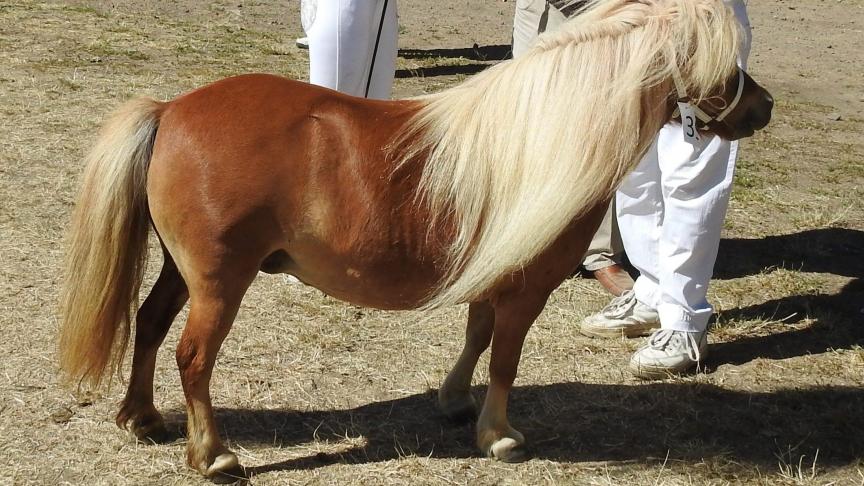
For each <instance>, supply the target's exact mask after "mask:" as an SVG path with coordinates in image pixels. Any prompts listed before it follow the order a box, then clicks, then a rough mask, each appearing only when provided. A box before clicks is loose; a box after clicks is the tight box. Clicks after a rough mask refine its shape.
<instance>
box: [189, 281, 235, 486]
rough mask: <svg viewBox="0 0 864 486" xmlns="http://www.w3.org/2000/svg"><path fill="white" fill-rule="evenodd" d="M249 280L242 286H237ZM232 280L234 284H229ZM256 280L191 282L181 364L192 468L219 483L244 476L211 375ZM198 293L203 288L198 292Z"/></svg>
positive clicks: (232, 480)
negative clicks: (218, 414) (216, 406)
mask: <svg viewBox="0 0 864 486" xmlns="http://www.w3.org/2000/svg"><path fill="white" fill-rule="evenodd" d="M237 281H241V282H245V283H244V285H242V287H241V288H238V287H237V286H236V284H235V282H237ZM228 282H230V283H228ZM249 282H251V278H249V279H248V281H246V279H244V278H240V277H238V276H234V277H233V278H231V279H230V280H229V279H226V280H223V281H221V282H207V283H206V284H204V285H201V286H196V287H194V288H193V287H192V286H191V284H190V294H191V297H190V301H191V302H190V307H189V320H188V322H187V324H186V328H185V329H184V330H183V335H182V336H181V338H180V343H179V345H178V346H177V365H178V367H179V368H180V379H181V381H182V382H183V392H184V393H185V395H186V408H187V411H188V426H187V427H188V443H187V446H186V455H187V461H188V462H189V465H190V466H191V467H193V468H194V469H197V470H198V471H199V472H200V473H201V474H203V475H205V476H207V477H208V478H210V479H211V480H213V481H214V482H234V481H236V480H238V479H239V478H243V477H244V472H243V468H242V467H241V466H240V462H239V461H238V459H237V456H236V455H235V454H234V453H233V452H231V451H230V450H228V448H226V447H225V446H224V445H223V444H222V440H221V439H220V438H219V432H218V430H217V428H216V422H215V420H214V418H213V407H212V405H211V402H210V377H211V374H212V372H213V365H214V363H215V362H216V354H217V353H218V352H219V347H220V346H221V345H222V341H223V340H224V339H225V336H227V335H228V331H229V330H230V329H231V324H232V322H233V321H234V317H235V316H236V314H237V309H238V308H239V307H240V300H241V299H242V298H243V294H244V293H245V291H246V288H247V287H248V284H249ZM196 289H203V290H200V291H199V292H197V293H196Z"/></svg>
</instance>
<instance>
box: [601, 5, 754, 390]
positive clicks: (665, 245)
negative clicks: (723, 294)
mask: <svg viewBox="0 0 864 486" xmlns="http://www.w3.org/2000/svg"><path fill="white" fill-rule="evenodd" d="M728 3H729V4H730V6H731V7H732V8H733V9H734V10H735V13H736V16H737V17H738V19H739V21H740V23H741V25H742V28H743V30H744V33H745V37H744V39H743V43H742V52H741V53H740V63H741V65H742V67H744V66H745V63H746V59H747V55H748V54H749V49H750V24H749V20H748V19H747V13H746V8H745V6H744V3H743V2H742V1H740V0H736V1H730V2H728ZM737 148H738V144H737V142H729V141H726V140H723V139H721V138H719V137H717V136H704V135H703V137H702V139H701V140H700V141H699V142H697V143H696V144H694V145H691V144H689V143H688V142H686V141H685V140H684V137H683V134H682V131H681V126H680V125H679V124H668V125H666V126H664V127H663V128H662V129H661V130H660V133H659V134H658V137H657V140H656V142H655V143H654V145H653V146H652V147H651V149H650V150H649V151H648V153H647V154H646V156H645V157H644V158H643V159H642V161H641V162H640V163H639V165H638V166H637V167H636V169H635V170H634V171H633V172H632V173H630V174H629V175H628V176H627V177H626V178H625V179H624V182H623V183H622V185H621V187H620V188H619V189H618V193H617V195H616V203H617V212H618V223H619V227H620V229H621V236H622V239H623V241H624V248H625V250H626V252H627V255H628V256H629V258H630V262H631V263H632V264H633V265H634V266H635V267H636V268H637V269H638V270H639V272H640V277H639V278H638V279H637V280H636V284H635V286H634V289H633V294H632V295H630V296H629V298H630V302H628V303H627V304H626V305H624V303H623V302H617V303H615V304H616V305H615V306H611V305H610V307H615V309H611V310H612V311H615V312H620V313H622V316H617V315H614V316H612V317H614V318H615V319H609V318H606V317H608V316H606V315H604V313H606V314H609V315H610V316H611V315H612V312H607V309H604V311H603V312H601V313H600V314H598V315H597V316H600V318H599V319H598V318H597V316H592V317H591V318H589V319H586V323H589V324H590V323H591V322H601V323H603V324H604V325H607V323H613V324H615V325H616V326H618V325H622V324H620V323H621V322H624V324H623V325H629V324H630V322H629V321H627V320H628V319H629V320H630V321H632V319H631V317H632V316H630V315H628V314H627V312H630V313H631V314H632V310H633V309H642V312H643V313H646V312H647V311H646V309H650V310H656V314H655V315H656V316H657V317H659V324H660V327H661V329H660V330H658V331H657V332H655V333H654V334H653V335H652V336H651V338H650V339H649V342H648V344H646V345H645V346H643V347H642V348H640V349H639V350H638V351H637V352H636V353H635V354H634V355H633V358H632V359H631V362H630V368H631V371H633V372H634V373H635V374H636V375H638V376H641V377H644V378H658V377H663V376H666V374H667V373H669V372H681V371H685V370H686V369H689V368H691V367H693V366H694V365H695V364H696V363H698V362H699V361H700V360H701V358H702V355H703V354H704V351H705V349H706V348H705V347H706V345H707V340H706V335H707V332H706V327H707V325H708V321H709V319H710V317H711V313H712V308H711V305H710V304H709V303H708V301H707V300H706V295H707V292H708V284H709V281H710V279H711V275H712V273H713V269H714V262H715V261H716V259H717V249H718V247H719V243H720V232H721V230H722V227H723V220H724V219H725V216H726V208H727V207H728V203H729V196H730V193H731V187H732V175H733V171H734V168H735V159H736V155H737ZM622 309H623V311H622ZM646 315H647V314H646ZM591 319H594V321H591ZM655 323H656V321H655ZM637 324H639V323H638V322H637ZM641 324H642V326H643V327H645V325H644V324H645V323H641ZM624 334H625V335H629V334H627V333H626V332H624Z"/></svg>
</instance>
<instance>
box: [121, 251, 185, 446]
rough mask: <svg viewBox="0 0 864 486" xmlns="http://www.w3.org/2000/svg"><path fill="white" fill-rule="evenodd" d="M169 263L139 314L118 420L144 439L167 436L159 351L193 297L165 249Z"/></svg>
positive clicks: (156, 438)
mask: <svg viewBox="0 0 864 486" xmlns="http://www.w3.org/2000/svg"><path fill="white" fill-rule="evenodd" d="M163 254H164V257H165V262H164V264H163V265H162V271H161V272H160V273H159V278H158V279H156V283H155V284H154V285H153V290H151V291H150V295H148V296H147V299H146V300H144V304H142V305H141V308H140V309H139V310H138V314H137V315H136V317H135V351H134V354H133V358H132V376H131V378H130V379H129V388H128V389H127V391H126V397H125V398H124V399H123V403H122V405H121V406H120V411H119V412H118V413H117V418H116V422H117V425H118V426H119V427H121V428H124V429H125V428H129V429H131V430H132V432H133V433H134V434H135V436H136V437H138V439H139V440H142V441H154V442H160V441H162V440H164V439H165V438H166V436H167V434H166V430H165V424H164V422H163V421H162V415H160V414H159V412H158V411H157V410H156V407H155V406H154V405H153V373H154V371H155V368H156V353H157V351H158V350H159V346H160V345H161V344H162V341H163V340H164V339H165V335H166V334H167V333H168V329H169V328H170V327H171V323H172V322H173V321H174V318H175V317H177V313H178V312H180V309H182V308H183V306H184V305H185V304H186V301H187V300H188V299H189V291H188V290H187V288H186V283H185V282H184V281H183V277H181V276H180V273H179V272H178V271H177V266H176V265H175V264H174V260H173V259H172V258H171V255H169V254H168V252H167V251H166V250H165V249H164V248H163Z"/></svg>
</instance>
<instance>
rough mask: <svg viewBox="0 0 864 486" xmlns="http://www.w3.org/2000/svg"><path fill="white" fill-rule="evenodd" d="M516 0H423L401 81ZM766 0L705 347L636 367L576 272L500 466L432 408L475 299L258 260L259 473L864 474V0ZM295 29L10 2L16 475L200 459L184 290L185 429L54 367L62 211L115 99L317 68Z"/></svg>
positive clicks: (222, 10)
mask: <svg viewBox="0 0 864 486" xmlns="http://www.w3.org/2000/svg"><path fill="white" fill-rule="evenodd" d="M512 8H513V4H512V3H502V2H497V1H495V2H493V1H479V0H477V1H466V0H440V1H438V2H423V1H420V0H403V1H401V2H400V9H401V11H402V21H401V25H402V27H401V29H400V30H401V37H400V43H401V45H402V47H403V49H404V52H403V55H402V57H401V58H400V60H399V68H400V72H399V74H400V78H399V79H398V80H397V89H396V91H397V94H398V95H400V96H402V95H409V94H414V93H419V92H422V91H424V90H428V91H431V90H438V89H442V88H443V87H446V86H448V85H452V84H454V83H455V82H457V81H458V80H459V79H461V78H462V77H463V76H464V75H467V74H470V73H472V72H476V70H478V69H481V68H482V67H483V66H484V65H485V64H488V63H489V62H491V61H494V59H496V58H500V57H502V56H503V54H504V53H505V52H506V48H502V47H501V45H504V44H507V43H508V42H509V32H508V25H509V23H510V20H511V18H512ZM751 16H752V17H753V19H752V20H753V24H754V27H755V29H756V30H755V32H754V34H755V36H756V44H755V45H754V53H753V57H752V65H753V66H752V67H753V69H752V71H753V72H754V74H755V77H756V78H757V79H759V80H760V81H762V82H764V84H766V85H767V86H768V87H769V88H771V89H772V90H773V92H774V94H775V97H776V98H777V100H778V103H777V109H776V115H775V120H774V122H773V124H772V125H771V126H770V127H769V128H768V129H767V130H765V131H764V132H762V133H760V134H759V135H757V136H756V137H754V138H753V139H752V140H748V141H746V142H744V143H743V148H742V154H741V159H740V164H739V168H738V171H737V185H736V188H735V191H734V194H733V201H732V205H731V208H730V212H729V218H728V223H727V228H726V234H725V237H724V240H723V242H722V247H721V254H720V258H719V261H718V265H717V274H716V278H715V281H714V282H713V283H712V288H711V292H710V298H711V300H712V302H714V303H715V304H716V307H717V309H718V314H717V316H716V324H715V327H714V330H713V332H712V338H711V339H712V342H713V343H714V344H713V345H712V347H711V357H710V359H709V361H708V366H709V368H708V370H706V372H705V373H700V374H698V375H694V376H687V377H682V378H678V379H669V380H665V381H661V382H656V383H644V382H640V381H637V380H635V379H633V378H632V377H630V376H629V374H628V373H627V372H626V371H625V370H624V366H625V363H626V360H627V359H628V357H629V354H630V353H631V352H632V351H633V350H634V349H635V348H636V347H637V345H638V344H639V342H638V341H625V340H620V341H617V340H613V341H600V340H592V339H588V338H584V337H581V336H580V335H579V334H578V333H577V331H576V323H577V322H578V321H579V320H580V319H581V318H582V317H584V316H585V315H587V314H588V313H590V312H593V311H595V310H597V309H598V308H599V307H601V306H602V305H603V304H604V303H605V302H606V296H605V295H604V294H603V292H602V291H601V290H600V288H599V286H598V285H597V284H596V283H595V282H593V281H591V280H584V279H578V278H575V279H572V280H570V281H568V282H566V283H565V284H564V285H562V287H561V288H560V289H559V290H558V291H557V292H556V293H555V294H554V296H553V298H552V300H551V302H550V304H549V306H548V307H547V309H546V311H545V312H544V314H543V315H542V316H541V317H540V319H539V320H538V321H537V323H536V324H535V326H534V328H533V329H532V331H531V333H530V334H529V337H528V340H527V342H526V345H525V349H524V354H523V361H522V365H521V368H520V376H519V378H518V380H517V386H518V388H516V390H515V391H514V393H513V397H512V410H511V416H512V419H513V422H514V424H515V425H516V426H517V427H518V428H520V429H521V430H522V431H523V432H524V433H525V435H526V436H527V437H528V440H529V441H530V444H531V452H532V454H533V459H532V460H530V461H528V462H526V463H523V464H518V465H508V464H500V463H496V462H493V461H490V460H488V459H484V458H479V457H477V454H476V452H475V450H474V447H473V439H472V428H471V427H470V426H457V425H451V424H448V423H447V422H446V421H444V420H442V419H441V418H440V417H439V416H438V414H437V413H436V409H435V402H434V398H433V392H432V391H433V390H434V389H436V388H437V387H438V386H439V385H440V383H441V381H442V379H443V377H444V374H445V372H446V370H447V369H448V367H449V366H450V364H451V363H452V362H453V360H454V358H455V356H456V354H457V353H458V350H459V349H460V346H461V342H462V332H463V325H464V320H465V310H464V309H453V310H448V311H444V312H439V313H435V314H432V315H419V314H416V313H391V312H380V311H374V310H368V309H360V308H355V307H351V306H347V305H344V304H342V303H340V302H338V301H335V300H333V299H331V298H329V297H326V296H324V295H322V294H321V293H320V292H318V291H316V290H313V289H310V288H305V287H303V286H298V285H289V284H287V283H286V282H285V281H284V279H283V278H282V277H279V276H275V277H274V276H262V277H261V278H260V279H258V281H257V282H256V283H255V285H254V286H253V288H252V289H251V290H250V292H249V294H248V297H247V298H246V300H245V302H244V305H243V308H242V309H241V312H240V315H239V317H238V319H237V322H236V324H235V326H234V330H233V332H232V334H231V335H230V336H229V337H228V339H227V341H226V343H225V345H224V347H223V349H222V353H221V355H220V358H219V361H218V364H217V369H216V372H215V374H214V376H215V378H214V383H213V386H212V393H213V396H214V398H215V403H216V406H217V407H218V418H219V420H220V426H221V428H222V432H223V435H224V437H226V438H227V439H228V441H229V442H230V445H231V446H232V447H233V448H234V449H235V450H236V451H237V452H238V453H239V454H240V455H241V458H242V460H243V461H244V463H245V464H246V465H247V466H250V467H251V473H252V483H253V484H301V483H302V484H307V483H312V484H345V483H368V484H405V483H420V484H469V483H470V484H537V483H570V484H604V485H605V484H729V483H733V484H737V483H747V484H862V483H864V388H862V385H864V348H862V345H864V280H862V279H864V208H862V196H864V178H862V176H864V120H862V115H861V112H862V107H864V92H862V85H861V72H864V66H862V64H864V54H862V53H861V51H860V47H861V39H862V28H864V27H862V24H864V4H862V2H861V1H860V0H839V1H833V0H832V1H831V2H824V1H817V0H800V1H796V2H794V3H792V2H788V1H783V0H763V1H760V2H758V4H756V2H751ZM299 34H300V29H299V26H298V22H297V4H296V2H290V3H289V2H286V1H278V0H261V1H245V0H234V1H231V2H228V1H225V0H219V1H213V2H204V1H198V0H186V1H183V2H156V1H155V0H148V1H144V2H132V1H121V2H106V1H97V0H76V1H74V2H38V1H0V66H2V69H0V121H2V130H0V235H2V237H0V483H2V484H5V483H11V484H27V483H33V484H57V483H70V484H163V483H164V484H178V483H179V484H199V483H202V482H203V481H202V480H201V479H200V478H199V477H198V476H197V475H196V474H194V473H193V472H191V471H190V470H189V469H188V468H187V467H186V466H185V464H184V438H183V436H182V430H183V426H184V421H185V414H184V411H183V398H182V393H181V389H180V384H179V379H178V375H177V371H176V368H175V365H174V360H173V356H172V354H173V347H174V345H175V344H176V340H177V336H178V334H179V331H180V329H181V328H182V320H183V317H184V316H183V315H181V316H180V318H179V319H178V322H180V323H181V324H177V325H175V327H174V328H173V329H172V331H171V334H170V335H169V338H168V341H167V342H166V345H165V346H164V347H163V352H162V354H161V355H160V359H159V362H158V368H157V373H156V383H157V385H156V397H157V398H156V400H157V406H158V407H159V408H160V410H162V411H163V412H165V413H166V416H167V418H168V421H169V425H170V426H171V427H172V428H173V429H175V430H176V431H177V436H176V439H175V440H174V441H173V442H170V443H168V444H165V445H141V444H136V443H135V441H134V440H132V439H131V438H130V437H129V436H127V435H126V434H125V433H124V432H122V431H120V430H118V429H117V428H116V427H115V426H114V424H113V415H114V413H115V411H116V407H117V404H118V401H119V399H120V398H121V396H122V391H123V390H122V389H123V386H122V385H118V384H115V386H114V387H113V388H112V389H111V390H110V391H107V392H103V393H102V394H101V395H98V396H90V397H83V396H75V395H73V394H72V393H70V392H69V391H67V390H64V389H62V388H60V387H59V386H58V384H57V381H56V364H55V359H54V336H55V332H56V329H57V318H56V315H55V302H56V297H57V291H58V285H59V282H60V280H61V276H60V275H58V269H59V268H60V265H59V262H60V259H61V255H62V234H63V231H64V227H65V225H66V223H67V220H68V215H69V211H70V208H71V205H72V198H73V193H74V189H75V187H76V183H77V179H78V175H79V173H80V161H81V159H82V155H83V153H84V152H85V151H86V150H87V147H88V146H89V144H90V142H91V140H92V138H93V136H94V134H95V131H96V128H97V126H98V124H99V122H100V120H101V118H102V117H103V115H104V114H105V113H106V112H107V111H109V110H110V109H111V108H112V107H114V106H115V105H116V104H118V103H119V102H120V101H122V100H124V99H126V98H127V97H129V96H131V95H132V94H149V95H152V96H156V97H159V98H170V97H173V96H175V95H176V94H178V93H181V92H183V91H185V90H188V89H190V88H193V87H196V86H199V85H201V84H204V83H207V82H209V81H212V80H215V79H218V78H221V77H224V76H228V75H232V74H237V73H243V72H250V71H265V72H274V73H282V74H284V75H288V76H292V77H296V78H303V77H304V76H305V73H306V69H307V68H306V62H307V61H306V56H305V53H304V52H302V51H299V50H297V49H295V48H294V47H293V40H294V38H295V37H296V36H298V35H299ZM474 43H477V44H479V46H481V48H480V49H476V50H475V49H472V48H471V46H472V45H473V44H474ZM154 256H157V255H155V254H154ZM152 270H153V269H152V268H151V273H150V274H149V275H150V280H148V281H149V282H152V278H153V276H152ZM483 369H484V364H482V363H481V365H480V372H479V373H478V376H477V377H476V380H477V381H476V383H477V384H478V386H477V389H476V393H477V394H478V395H482V393H483V392H484V387H483V385H482V384H483V383H485V378H486V376H485V375H486V374H485V371H483Z"/></svg>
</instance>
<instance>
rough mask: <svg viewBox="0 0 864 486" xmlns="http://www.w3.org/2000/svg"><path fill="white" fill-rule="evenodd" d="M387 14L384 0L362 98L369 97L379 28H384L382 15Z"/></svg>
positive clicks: (379, 39) (379, 40) (379, 33)
mask: <svg viewBox="0 0 864 486" xmlns="http://www.w3.org/2000/svg"><path fill="white" fill-rule="evenodd" d="M385 15H387V0H384V8H382V9H381V20H380V21H379V22H378V35H376V36H375V50H373V51H372V63H371V64H370V65H369V76H368V77H367V78H366V92H365V93H364V94H363V97H364V98H368V97H369V86H370V85H371V84H372V71H374V70H375V57H376V56H377V54H378V44H379V43H380V42H381V30H383V29H384V16H385Z"/></svg>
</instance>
